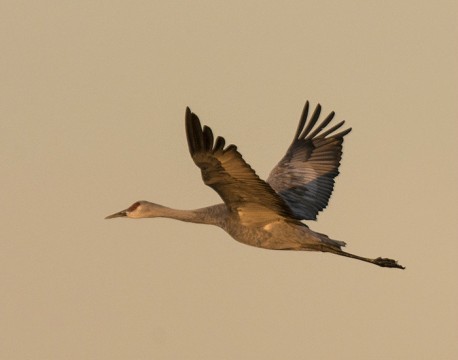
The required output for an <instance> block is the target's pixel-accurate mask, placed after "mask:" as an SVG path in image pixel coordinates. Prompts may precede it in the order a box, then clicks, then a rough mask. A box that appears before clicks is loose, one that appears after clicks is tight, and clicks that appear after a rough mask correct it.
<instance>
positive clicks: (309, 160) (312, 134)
mask: <svg viewBox="0 0 458 360" xmlns="http://www.w3.org/2000/svg"><path fill="white" fill-rule="evenodd" d="M308 111H309V102H308V101H307V102H306V103H305V106H304V110H303V112H302V116H301V119H300V121H299V126H298V127H297V131H296V135H295V136H294V139H293V142H292V144H291V146H290V147H289V149H288V151H287V152H286V155H285V156H284V157H283V158H282V159H281V160H280V162H279V163H278V164H277V166H275V168H273V170H272V171H271V173H270V175H269V177H268V179H267V182H268V183H269V185H270V186H271V187H272V188H273V189H274V190H275V191H276V192H277V193H278V194H279V195H280V196H281V197H282V199H283V200H284V201H285V202H286V203H287V204H288V206H289V208H290V209H291V211H292V212H293V214H294V217H295V218H296V219H304V220H315V219H316V216H317V214H318V212H319V211H321V210H323V209H324V208H325V207H326V206H327V205H328V201H329V197H330V196H331V193H332V190H333V188H334V178H335V177H336V176H337V175H338V174H339V165H340V159H341V158H342V143H343V140H344V136H345V135H347V134H348V133H349V132H350V131H351V128H348V129H346V130H343V131H341V132H339V133H336V132H335V131H336V130H338V129H339V128H340V127H342V125H343V124H344V121H341V122H339V123H338V124H336V125H334V126H331V127H329V128H327V126H328V124H329V123H330V122H331V120H332V119H333V118H334V112H331V113H330V114H329V115H328V116H327V117H326V118H325V119H324V120H323V121H322V122H321V123H320V124H318V125H316V124H317V122H318V119H319V117H320V112H321V106H320V105H319V104H318V105H317V106H316V108H315V111H314V112H313V114H312V116H311V117H310V119H309V120H308V119H307V117H308ZM315 125H316V126H315Z"/></svg>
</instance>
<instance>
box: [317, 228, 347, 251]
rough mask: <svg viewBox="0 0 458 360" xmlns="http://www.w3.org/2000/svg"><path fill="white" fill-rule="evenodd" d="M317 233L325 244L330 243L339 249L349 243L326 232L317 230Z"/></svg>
mask: <svg viewBox="0 0 458 360" xmlns="http://www.w3.org/2000/svg"><path fill="white" fill-rule="evenodd" d="M315 234H316V235H318V237H319V238H320V240H321V242H322V243H323V244H326V245H329V246H331V247H333V248H336V249H337V250H341V249H342V247H344V246H345V245H347V243H346V242H345V241H340V240H333V239H331V238H329V236H327V235H325V234H320V233H317V232H315Z"/></svg>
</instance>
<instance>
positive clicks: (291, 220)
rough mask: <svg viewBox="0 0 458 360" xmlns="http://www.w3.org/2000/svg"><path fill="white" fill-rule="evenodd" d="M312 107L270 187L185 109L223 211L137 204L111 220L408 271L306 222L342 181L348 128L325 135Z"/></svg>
mask: <svg viewBox="0 0 458 360" xmlns="http://www.w3.org/2000/svg"><path fill="white" fill-rule="evenodd" d="M309 107H310V106H309V102H308V101H307V102H306V103H305V106H304V110H303V112H302V116H301V118H300V121H299V125H298V127H297V131H296V133H295V135H294V138H293V141H292V143H291V145H290V146H289V148H288V150H287V151H286V154H285V156H284V157H283V158H282V159H281V160H280V162H279V163H278V164H277V165H276V166H275V167H274V168H273V170H272V171H271V173H270V175H269V177H268V179H267V180H266V181H264V180H262V179H261V178H259V176H258V175H256V173H255V171H254V170H253V169H252V168H251V167H250V165H249V164H248V163H247V162H246V161H245V160H244V159H243V157H242V155H241V154H240V152H239V151H238V150H237V147H236V146H235V145H228V146H226V141H225V139H224V138H223V137H221V136H218V137H216V138H215V137H214V135H213V131H212V130H211V129H210V128H209V127H208V126H205V125H204V126H203V127H202V125H201V123H200V120H199V118H198V117H197V115H196V114H194V113H193V112H191V110H190V109H189V108H186V117H185V120H186V121H185V122H186V137H187V140H188V147H189V152H190V154H191V157H192V159H193V160H194V163H195V164H196V165H197V166H198V167H199V168H200V170H201V174H202V179H203V181H204V183H205V184H206V185H208V186H210V187H211V188H212V189H213V190H215V191H216V192H217V193H218V194H219V196H220V197H221V198H222V200H223V203H222V204H217V205H213V206H208V207H204V208H200V209H196V210H177V209H172V208H169V207H166V206H162V205H158V204H155V203H152V202H149V201H144V200H141V201H136V202H135V203H134V204H132V205H131V206H130V207H128V208H127V209H125V210H122V211H120V212H117V213H115V214H113V215H109V216H107V217H106V219H112V218H117V217H127V218H132V219H138V218H154V217H165V218H172V219H176V220H181V221H186V222H192V223H199V224H210V225H216V226H219V227H221V228H222V229H223V230H225V231H226V232H227V233H228V234H229V235H231V236H232V237H233V238H234V239H235V240H237V241H239V242H241V243H244V244H247V245H252V246H256V247H260V248H264V249H273V250H303V251H321V252H328V253H332V254H336V255H340V256H346V257H349V258H353V259H357V260H361V261H365V262H368V263H371V264H375V265H378V266H381V267H389V268H398V269H404V267H403V266H401V265H399V264H398V263H397V261H395V260H392V259H388V258H382V257H378V258H375V259H371V258H366V257H362V256H358V255H354V254H351V253H348V252H345V251H343V250H342V248H343V247H344V246H345V242H343V241H338V240H333V239H330V238H329V237H328V236H327V235H324V234H320V233H318V232H315V231H313V230H311V229H310V228H309V227H308V226H307V225H306V224H304V223H303V222H302V221H301V220H316V217H317V214H318V212H319V211H322V210H323V209H325V208H326V206H327V205H328V201H329V198H330V196H331V193H332V191H333V188H334V178H335V177H336V176H337V175H338V174H339V170H338V169H339V165H340V160H341V158H342V143H343V140H344V136H345V135H347V134H348V133H349V132H350V131H351V128H348V129H345V130H342V131H340V132H337V130H339V129H340V128H341V127H342V125H343V124H344V121H341V122H339V123H337V124H335V125H333V126H330V127H328V125H329V124H330V123H331V121H332V120H333V118H334V112H331V113H330V114H329V115H328V116H327V117H326V118H325V119H324V120H322V121H321V122H318V120H319V117H320V113H321V106H320V105H319V104H318V105H317V106H316V108H315V110H314V111H313V113H312V115H311V116H310V118H309V116H308V114H309Z"/></svg>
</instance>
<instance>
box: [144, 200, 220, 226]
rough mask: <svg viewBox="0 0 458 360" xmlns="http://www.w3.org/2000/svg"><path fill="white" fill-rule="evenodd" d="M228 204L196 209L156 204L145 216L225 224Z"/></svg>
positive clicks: (198, 222)
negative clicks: (179, 208)
mask: <svg viewBox="0 0 458 360" xmlns="http://www.w3.org/2000/svg"><path fill="white" fill-rule="evenodd" d="M226 213H227V210H226V206H225V205H224V204H220V205H214V206H209V207H205V208H201V209H195V210H178V209H172V208H169V207H166V206H162V205H154V207H151V208H150V209H148V210H147V211H146V213H145V216H144V217H164V218H169V219H175V220H180V221H185V222H192V223H197V224H210V225H217V226H223V223H224V222H225V221H226Z"/></svg>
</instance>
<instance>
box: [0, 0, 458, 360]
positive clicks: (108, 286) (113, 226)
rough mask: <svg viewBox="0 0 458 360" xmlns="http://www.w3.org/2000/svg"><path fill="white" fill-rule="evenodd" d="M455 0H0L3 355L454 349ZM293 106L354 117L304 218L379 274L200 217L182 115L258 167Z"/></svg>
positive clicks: (283, 137) (345, 355) (203, 201)
mask: <svg viewBox="0 0 458 360" xmlns="http://www.w3.org/2000/svg"><path fill="white" fill-rule="evenodd" d="M457 13H458V5H457V4H456V2H453V1H401V2H399V1H383V2H380V1H348V2H338V1H335V2H327V1H321V0H320V1H289V2H288V1H286V2H283V1H282V2H280V1H278V2H273V1H270V2H267V1H265V2H262V1H231V2H222V1H221V2H218V1H192V2H191V1H189V2H185V1H182V2H178V1H175V2H174V1H170V2H162V1H161V2H159V1H97V2H94V1H40V2H31V1H29V2H27V1H26V2H22V1H21V2H20V1H2V2H1V3H0V14H1V15H0V17H1V21H0V40H1V56H0V74H1V80H0V103H1V106H0V111H1V119H0V149H1V151H0V159H1V164H0V166H1V186H0V199H1V207H0V213H1V215H0V218H1V227H0V233H1V236H0V291H1V296H0V344H1V345H0V358H1V359H11V360H13V359H46V360H51V359H381V358H384V359H456V358H458V341H457V339H458V310H457V309H458V307H457V304H458V288H457V274H458V265H457V263H458V262H457V256H458V251H457V250H458V246H457V240H458V239H457V238H458V226H457V215H458V192H457V185H456V184H457V183H458V167H457V160H456V158H457V155H458V148H457V140H456V139H457V135H458V126H457V121H458V106H457V99H458V97H457V95H458V91H457V84H458V67H457V60H458V42H457V35H458V31H457V25H456V14H457ZM306 99H309V100H310V101H311V102H312V104H313V105H315V104H316V103H317V102H320V103H321V104H322V106H323V112H324V113H328V112H330V111H332V110H335V111H336V113H337V118H338V119H345V120H347V121H348V125H349V126H352V127H353V132H352V133H351V134H350V135H349V136H348V137H347V138H346V141H345V144H344V158H343V162H342V166H341V175H340V176H339V177H338V179H337V182H336V187H335V191H334V194H333V197H332V198H331V201H330V204H329V207H328V209H326V211H325V212H323V213H321V215H320V216H319V221H318V222H316V223H315V222H310V223H309V225H310V226H311V227H312V228H313V229H314V230H317V231H320V232H324V233H326V234H328V235H329V236H331V237H332V238H335V239H340V240H344V241H346V242H347V243H348V246H347V250H348V251H350V252H354V253H357V254H360V255H363V256H370V257H376V256H386V257H392V258H395V259H397V260H399V261H400V263H402V264H404V265H405V266H407V270H405V271H400V270H394V269H383V268H379V267H376V266H372V265H370V264H366V263H362V262H358V261H355V260H351V259H346V258H341V257H338V256H334V255H329V254H321V253H302V252H301V253H299V252H296V253H295V252H275V251H267V250H261V249H256V248H252V247H249V246H246V245H242V244H239V243H237V242H236V241H234V240H232V239H231V238H230V237H229V236H228V235H227V234H225V233H224V232H223V231H222V230H220V229H218V228H213V227H209V226H203V225H193V224H185V223H179V222H175V221H172V220H166V219H147V220H138V221H134V220H125V219H117V220H111V221H107V220H104V219H103V218H104V216H106V215H108V214H111V213H113V212H115V211H118V210H121V209H124V208H126V207H127V206H129V205H130V204H131V203H132V202H134V201H136V200H139V199H145V200H150V201H154V202H157V203H161V204H164V205H168V206H172V207H178V208H198V207H202V206H206V205H210V204H213V203H217V202H220V199H219V198H218V196H217V194H216V193H214V192H213V190H212V189H210V188H208V187H206V186H205V185H204V184H203V183H202V181H201V178H200V172H199V170H198V169H197V168H196V167H195V165H194V163H193V162H192V160H191V159H190V156H189V154H188V150H187V144H186V139H185V132H184V111H185V107H186V106H187V105H189V106H190V107H191V108H192V110H193V111H195V112H196V113H197V114H198V115H199V116H200V118H201V119H202V121H203V122H204V123H206V124H208V125H210V126H211V127H212V128H213V130H214V131H215V133H216V134H219V135H223V136H225V137H226V139H227V141H228V142H230V143H235V144H237V145H238V147H239V149H240V151H241V152H242V154H244V157H245V159H246V160H247V161H248V162H249V163H250V164H251V165H252V166H253V168H255V169H256V170H257V172H258V174H259V175H260V176H261V177H266V176H267V175H268V173H269V171H270V169H271V168H272V167H273V166H274V165H275V164H276V162H277V161H278V160H279V159H280V158H281V156H282V155H283V153H284V152H285V150H286V148H287V146H288V145H289V143H290V141H291V139H292V136H293V134H294V131H295V129H296V125H297V121H298V119H299V116H300V113H301V110H302V106H303V104H304V102H305V100H306Z"/></svg>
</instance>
